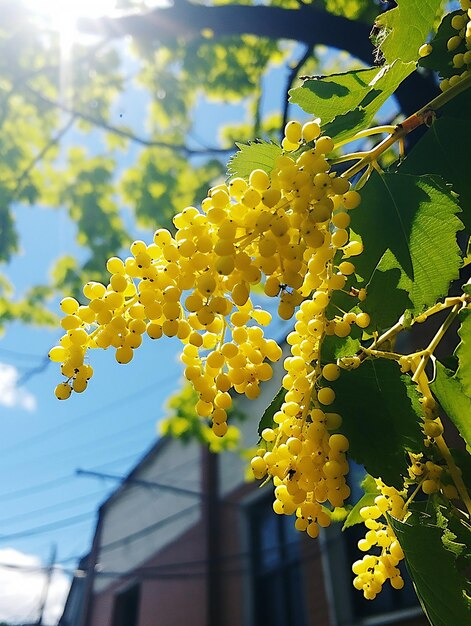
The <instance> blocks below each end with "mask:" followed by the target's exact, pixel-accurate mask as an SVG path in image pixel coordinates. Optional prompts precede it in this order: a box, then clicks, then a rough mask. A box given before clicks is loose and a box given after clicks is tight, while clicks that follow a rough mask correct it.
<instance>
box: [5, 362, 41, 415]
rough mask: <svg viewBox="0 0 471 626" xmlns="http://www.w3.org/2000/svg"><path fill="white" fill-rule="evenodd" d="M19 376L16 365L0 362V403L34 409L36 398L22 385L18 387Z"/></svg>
mask: <svg viewBox="0 0 471 626" xmlns="http://www.w3.org/2000/svg"><path fill="white" fill-rule="evenodd" d="M19 378H20V375H19V373H18V370H17V369H16V367H14V366H13V365H9V364H8V363H0V405H3V406H7V407H9V408H13V407H18V408H20V409H25V410H26V411H34V410H35V409H36V398H35V397H34V396H33V395H32V394H31V393H30V392H29V391H27V390H26V389H25V388H24V387H18V380H19Z"/></svg>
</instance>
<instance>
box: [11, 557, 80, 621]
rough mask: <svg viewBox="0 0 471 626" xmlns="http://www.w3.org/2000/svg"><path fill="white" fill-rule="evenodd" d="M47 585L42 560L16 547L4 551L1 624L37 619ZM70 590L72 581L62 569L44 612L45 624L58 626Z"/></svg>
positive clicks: (58, 573) (54, 576) (50, 589)
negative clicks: (2, 622) (56, 625)
mask: <svg viewBox="0 0 471 626" xmlns="http://www.w3.org/2000/svg"><path fill="white" fill-rule="evenodd" d="M5 564H7V565H10V566H13V567H6V566H5ZM45 582H46V572H45V570H44V565H43V564H42V563H41V561H40V560H39V559H38V557H36V556H34V555H32V554H25V553H24V552H19V551H18V550H15V549H13V548H4V549H2V550H0V622H1V621H2V620H3V621H6V622H13V623H18V622H25V621H26V622H28V621H29V622H33V621H35V620H37V619H38V617H39V615H38V609H39V603H40V599H41V595H42V593H43V590H44V585H45ZM69 587H70V581H69V578H68V577H67V576H66V575H65V574H64V573H63V572H62V571H61V570H60V569H56V570H54V573H53V575H52V577H51V584H50V587H49V593H48V598H47V603H46V608H45V613H44V623H45V624H48V625H51V626H52V625H55V624H57V622H58V620H59V618H60V616H61V615H62V611H63V608H64V604H65V600H66V597H67V593H68V591H69Z"/></svg>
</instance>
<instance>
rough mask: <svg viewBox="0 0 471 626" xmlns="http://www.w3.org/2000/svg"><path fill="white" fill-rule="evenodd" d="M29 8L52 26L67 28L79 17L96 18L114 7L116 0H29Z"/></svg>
mask: <svg viewBox="0 0 471 626" xmlns="http://www.w3.org/2000/svg"><path fill="white" fill-rule="evenodd" d="M28 4H29V5H30V6H31V9H33V10H34V11H36V12H37V13H39V14H42V15H44V16H45V17H47V18H48V19H49V20H50V22H51V24H52V25H53V27H54V28H57V29H59V30H61V29H62V28H64V27H65V28H66V29H69V28H70V27H71V25H74V24H75V23H76V21H77V20H78V19H79V18H81V17H89V18H97V17H103V16H104V15H107V14H109V13H110V12H112V11H113V10H114V9H115V6H116V0H29V2H28Z"/></svg>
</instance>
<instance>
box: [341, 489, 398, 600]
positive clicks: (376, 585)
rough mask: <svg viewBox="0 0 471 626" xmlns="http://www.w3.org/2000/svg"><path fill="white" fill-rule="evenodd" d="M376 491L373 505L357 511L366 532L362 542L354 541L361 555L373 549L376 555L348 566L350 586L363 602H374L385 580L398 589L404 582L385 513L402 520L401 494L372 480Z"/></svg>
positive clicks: (393, 538) (395, 544)
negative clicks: (350, 571) (361, 597)
mask: <svg viewBox="0 0 471 626" xmlns="http://www.w3.org/2000/svg"><path fill="white" fill-rule="evenodd" d="M376 484H377V487H378V489H379V491H380V495H378V496H377V497H376V498H375V500H374V505H372V506H366V507H363V508H362V509H360V515H361V517H362V518H363V521H364V524H365V526H366V527H367V529H368V531H367V533H366V535H365V538H364V539H360V541H359V542H358V548H359V549H360V550H361V551H362V552H368V551H369V550H371V549H376V551H377V554H376V555H375V554H367V555H366V556H364V557H363V559H360V560H358V561H355V563H353V565H352V571H353V573H354V574H355V578H354V580H353V586H354V587H355V589H358V590H359V591H363V595H364V597H365V598H366V599H367V600H374V599H375V597H376V596H377V595H378V593H380V591H381V589H382V587H383V585H384V584H385V582H386V581H387V580H389V582H390V583H391V586H392V587H393V588H394V589H402V587H403V586H404V580H403V578H402V576H401V573H400V570H399V569H398V567H397V566H398V564H399V562H400V561H401V560H402V559H403V558H404V553H403V551H402V548H401V546H400V545H399V542H398V541H397V539H396V536H395V535H394V532H393V530H392V528H391V527H390V526H389V525H388V524H387V521H386V517H385V516H386V514H388V513H389V514H391V515H392V516H393V517H396V518H398V519H403V517H404V514H405V502H404V498H403V495H402V494H401V492H398V491H397V490H396V489H395V488H394V487H388V486H387V485H385V484H384V483H383V482H382V481H381V480H379V479H378V480H376Z"/></svg>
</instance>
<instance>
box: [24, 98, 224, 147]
mask: <svg viewBox="0 0 471 626" xmlns="http://www.w3.org/2000/svg"><path fill="white" fill-rule="evenodd" d="M26 89H27V90H28V91H29V92H30V93H31V94H32V95H33V96H34V97H35V98H36V99H37V100H40V101H41V102H43V103H45V104H48V105H49V106H51V107H55V108H57V109H60V110H61V111H65V112H66V113H70V114H71V115H73V116H74V117H76V118H79V119H81V120H84V121H85V122H88V123H89V124H93V125H94V126H97V127H98V128H103V130H106V131H108V132H110V133H113V134H114V135H118V136H119V137H124V138H125V139H129V140H130V141H133V142H134V143H137V144H140V145H142V146H146V147H148V148H165V149H167V150H173V151H174V152H179V153H180V154H183V155H185V156H186V157H191V156H197V155H204V154H228V153H229V152H233V151H234V149H233V148H216V147H207V148H189V147H188V146H185V145H177V144H173V143H168V142H165V141H154V140H152V139H146V138H145V137H139V136H138V135H134V134H133V133H131V132H129V131H128V130H125V129H124V128H120V127H119V126H113V125H112V124H108V122H105V121H104V120H101V119H98V118H96V117H93V116H92V115H88V114H87V113H83V112H82V111H78V110H76V109H74V108H73V107H69V106H67V105H66V104H63V103H61V102H58V101H57V100H52V99H51V98H48V97H46V96H44V95H43V94H42V93H40V92H39V91H36V90H35V89H33V88H32V87H29V86H26Z"/></svg>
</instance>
